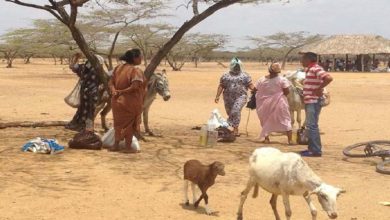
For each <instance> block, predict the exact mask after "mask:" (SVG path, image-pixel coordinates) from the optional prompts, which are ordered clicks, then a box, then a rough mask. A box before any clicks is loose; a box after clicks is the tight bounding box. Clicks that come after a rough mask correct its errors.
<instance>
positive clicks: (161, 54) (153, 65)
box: [145, 0, 241, 78]
mask: <svg viewBox="0 0 390 220" xmlns="http://www.w3.org/2000/svg"><path fill="white" fill-rule="evenodd" d="M240 1H241V0H224V1H220V2H218V3H215V4H214V5H212V6H210V7H209V8H208V9H206V10H205V11H203V12H202V13H201V14H199V15H196V16H194V17H192V18H191V20H189V21H187V22H185V23H184V24H183V25H182V26H181V27H180V28H179V29H178V30H177V32H176V33H175V34H174V35H173V37H172V38H171V39H170V40H169V41H168V42H167V43H165V44H164V46H162V47H161V48H160V49H159V51H158V52H157V53H156V55H154V57H153V58H152V60H151V61H150V63H149V65H148V66H147V67H146V69H145V76H146V77H147V78H150V77H151V76H152V74H153V72H154V71H155V70H156V69H157V67H158V65H159V64H160V62H161V61H162V60H163V59H164V58H165V56H166V55H167V54H168V52H169V51H170V50H171V49H172V48H173V47H174V46H175V45H176V44H177V43H178V42H179V41H180V40H181V39H182V38H183V36H184V34H185V33H187V32H188V31H189V30H190V29H191V28H193V27H194V26H195V25H197V24H199V23H200V22H202V21H203V20H205V19H206V18H207V17H209V16H210V15H212V14H214V13H215V12H216V11H218V10H220V9H222V8H225V7H227V6H229V5H232V4H234V3H237V2H240Z"/></svg>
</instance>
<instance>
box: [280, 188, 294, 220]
mask: <svg viewBox="0 0 390 220" xmlns="http://www.w3.org/2000/svg"><path fill="white" fill-rule="evenodd" d="M282 196H283V204H284V208H285V214H286V219H287V220H290V219H291V214H292V212H291V207H290V198H289V195H288V194H287V193H283V194H282Z"/></svg>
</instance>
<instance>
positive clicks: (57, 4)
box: [5, 0, 107, 86]
mask: <svg viewBox="0 0 390 220" xmlns="http://www.w3.org/2000/svg"><path fill="white" fill-rule="evenodd" d="M5 1H6V2H10V3H14V4H17V5H20V6H24V7H30V8H35V9H39V10H43V11H46V12H49V13H50V14H52V15H53V16H54V17H55V18H56V19H58V20H59V21H60V22H61V23H63V24H64V25H65V26H66V27H68V29H69V30H70V33H71V34H72V37H73V39H74V40H75V42H76V44H77V46H78V47H79V48H80V50H81V51H82V52H83V54H84V55H85V56H86V57H87V59H88V60H89V61H90V62H91V65H92V66H93V67H94V69H95V70H96V71H97V73H98V77H99V80H100V81H101V82H103V83H104V84H105V85H106V86H107V78H106V74H104V70H103V68H102V66H101V65H100V64H99V61H98V59H97V58H96V57H95V56H94V53H93V52H92V50H91V48H90V47H89V45H88V43H87V41H86V39H85V38H84V35H83V33H82V32H81V31H80V29H79V28H78V26H77V25H76V21H77V17H78V10H79V8H80V7H82V6H83V5H84V4H85V3H87V2H89V1H90V0H58V1H56V0H47V1H45V2H46V4H45V3H42V4H34V3H31V2H29V1H27V0H26V1H24V0H23V1H20V0H5Z"/></svg>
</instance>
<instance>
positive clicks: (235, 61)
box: [230, 57, 244, 73]
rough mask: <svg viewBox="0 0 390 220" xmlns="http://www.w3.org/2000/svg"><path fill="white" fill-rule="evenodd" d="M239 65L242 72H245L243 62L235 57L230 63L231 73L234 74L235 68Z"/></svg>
mask: <svg viewBox="0 0 390 220" xmlns="http://www.w3.org/2000/svg"><path fill="white" fill-rule="evenodd" d="M237 65H239V66H240V72H244V68H243V66H242V62H241V60H239V59H238V58H237V57H234V58H233V59H232V61H230V72H233V73H234V67H236V66H237Z"/></svg>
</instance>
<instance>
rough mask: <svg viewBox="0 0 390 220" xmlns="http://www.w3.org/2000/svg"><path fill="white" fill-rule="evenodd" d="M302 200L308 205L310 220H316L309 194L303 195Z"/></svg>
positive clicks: (315, 212)
mask: <svg viewBox="0 0 390 220" xmlns="http://www.w3.org/2000/svg"><path fill="white" fill-rule="evenodd" d="M303 198H305V200H306V202H307V204H308V205H309V208H310V212H311V217H312V220H316V219H317V209H316V207H315V206H314V204H313V202H312V201H311V198H310V194H309V193H305V194H304V195H303Z"/></svg>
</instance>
